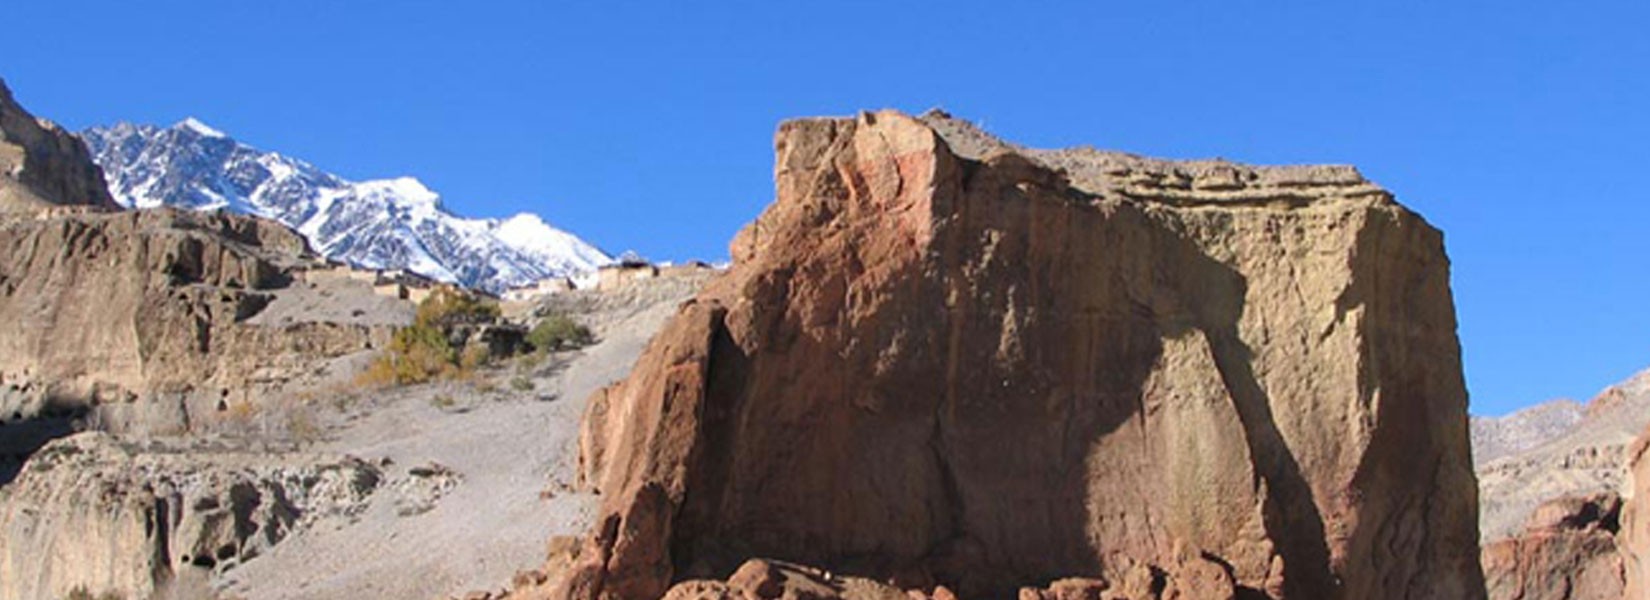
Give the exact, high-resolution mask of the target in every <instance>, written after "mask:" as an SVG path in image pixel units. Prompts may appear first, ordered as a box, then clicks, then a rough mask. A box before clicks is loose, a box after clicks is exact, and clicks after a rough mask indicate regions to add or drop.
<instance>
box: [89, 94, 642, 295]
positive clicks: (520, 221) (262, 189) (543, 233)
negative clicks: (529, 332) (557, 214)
mask: <svg viewBox="0 0 1650 600" xmlns="http://www.w3.org/2000/svg"><path fill="white" fill-rule="evenodd" d="M80 136H81V137H82V138H83V139H85V140H86V143H87V145H88V146H90V147H91V150H92V154H93V158H94V159H95V160H96V161H97V163H98V164H100V165H101V166H102V167H103V170H104V172H105V173H106V176H107V178H108V182H109V188H110V189H111V190H112V192H113V194H114V199H115V201H117V202H119V203H120V204H121V205H122V206H126V207H135V208H151V207H157V206H172V207H179V208H189V209H197V210H205V209H225V210H229V211H232V212H237V213H242V214H249V215H256V216H260V217H265V218H269V219H274V220H276V221H279V222H281V223H283V224H285V225H287V226H288V227H292V228H293V229H295V230H297V231H298V232H300V233H301V234H303V235H304V237H305V238H306V239H308V240H309V242H310V244H311V245H312V246H313V247H314V248H315V249H316V250H317V251H318V252H320V253H321V254H322V255H324V256H326V257H328V258H332V259H336V260H342V261H345V262H349V263H352V264H356V265H360V266H364V267H369V268H385V269H409V270H411V271H414V272H416V273H419V274H422V275H425V276H428V277H432V278H434V279H438V280H441V281H447V282H457V283H460V284H463V285H466V286H471V287H479V288H482V289H486V290H489V291H493V292H500V291H503V290H505V289H508V288H511V287H516V286H520V285H525V284H529V283H532V282H535V281H538V280H541V279H545V278H548V277H557V276H565V275H569V274H572V273H576V272H587V271H591V270H594V269H595V268H596V267H598V266H600V265H603V264H607V263H609V262H611V261H612V259H611V257H609V256H608V255H607V254H605V253H603V252H602V251H600V250H598V249H596V248H595V247H594V246H591V245H590V244H588V243H585V242H584V241H583V240H580V239H579V238H577V237H575V236H573V235H572V234H569V233H567V232H564V231H562V230H559V229H556V228H554V227H551V226H549V225H547V224H545V223H544V221H542V220H541V219H540V218H539V217H538V216H536V215H533V214H529V213H522V214H519V215H516V216H514V217H511V218H508V219H502V220H501V219H468V218H463V217H459V216H456V215H454V214H452V213H451V212H449V211H447V209H446V208H445V207H444V206H443V205H442V203H441V200H440V198H439V196H438V195H437V194H436V193H435V192H433V191H431V190H429V189H428V188H426V187H424V185H423V184H421V183H419V182H418V181H417V180H415V179H412V178H408V177H403V178H399V179H387V180H373V181H361V182H356V181H348V180H346V179H344V178H341V177H338V176H336V175H333V174H331V173H327V172H325V171H322V170H321V169H318V168H316V167H315V166H313V165H310V164H309V163H306V162H303V161H301V160H297V159H294V158H290V157H287V156H283V155H281V154H278V153H275V152H266V151H263V150H259V149H256V148H253V147H251V146H247V145H245V144H242V143H240V142H238V141H236V140H234V139H232V138H230V137H229V136H227V135H226V134H224V133H223V132H220V131H217V130H215V129H212V128H211V127H208V126H206V125H205V124H203V123H200V122H199V121H196V120H194V119H187V120H184V121H183V122H180V123H178V124H176V125H173V126H171V127H165V128H162V127H154V126H150V125H134V124H129V123H121V124H118V125H114V126H110V127H94V128H91V129H88V130H86V131H84V132H82V133H81V134H80Z"/></svg>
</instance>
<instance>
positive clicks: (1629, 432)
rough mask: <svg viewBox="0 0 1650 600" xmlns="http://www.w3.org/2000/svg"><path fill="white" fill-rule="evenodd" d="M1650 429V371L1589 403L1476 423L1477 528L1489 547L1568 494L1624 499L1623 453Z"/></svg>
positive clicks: (1560, 403)
mask: <svg viewBox="0 0 1650 600" xmlns="http://www.w3.org/2000/svg"><path fill="white" fill-rule="evenodd" d="M1646 425H1650V370H1646V371H1643V372H1640V373H1638V374H1636V375H1634V376H1632V377H1630V378H1628V379H1627V380H1626V381H1623V382H1621V383H1618V384H1616V385H1612V386H1610V387H1608V388H1605V389H1604V391H1602V392H1600V393H1599V394H1598V395H1597V396H1595V397H1594V398H1593V399H1592V400H1590V401H1588V402H1587V403H1586V404H1585V405H1582V404H1578V403H1575V402H1572V401H1569V400H1558V401H1554V402H1549V403H1546V404H1541V405H1537V406H1533V407H1530V408H1527V409H1524V410H1521V411H1519V412H1516V413H1513V414H1510V415H1507V416H1505V417H1475V418H1474V419H1473V441H1474V446H1473V452H1474V457H1473V459H1474V462H1475V463H1476V470H1477V472H1478V484H1479V490H1480V491H1479V504H1480V509H1481V511H1482V512H1481V513H1480V516H1479V523H1480V524H1479V527H1480V530H1481V532H1482V534H1483V537H1484V540H1485V541H1486V542H1490V541H1494V540H1497V539H1500V538H1503V537H1507V536H1510V535H1514V534H1517V533H1518V532H1520V531H1521V528H1522V526H1523V523H1524V521H1525V519H1526V518H1527V517H1528V516H1529V515H1530V514H1531V512H1532V511H1534V510H1535V508H1536V507H1537V506H1539V505H1541V504H1542V503H1544V502H1547V501H1549V500H1552V499H1555V498H1561V497H1566V496H1576V497H1582V496H1589V495H1593V494H1600V493H1619V494H1624V495H1625V494H1626V493H1627V492H1628V491H1629V489H1630V488H1629V485H1630V483H1629V481H1628V480H1627V476H1626V469H1627V459H1626V457H1625V453H1626V451H1627V448H1628V446H1629V445H1630V444H1631V443H1632V441H1633V439H1634V437H1635V436H1637V435H1638V434H1639V432H1640V431H1642V430H1643V429H1644V427H1645V426H1646Z"/></svg>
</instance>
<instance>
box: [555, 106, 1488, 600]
mask: <svg viewBox="0 0 1650 600" xmlns="http://www.w3.org/2000/svg"><path fill="white" fill-rule="evenodd" d="M775 147H776V154H777V166H776V169H775V178H776V184H777V189H778V198H777V200H776V201H775V202H774V204H773V205H772V206H770V207H769V208H768V209H767V211H765V212H764V213H763V214H762V216H761V217H759V218H758V219H757V220H756V221H755V222H754V223H752V224H751V225H750V226H748V227H746V228H745V229H744V230H743V231H742V232H741V233H740V234H739V236H738V237H737V238H736V239H735V241H734V243H733V246H732V255H733V258H734V264H733V266H732V268H731V269H730V270H729V271H728V272H727V273H726V274H725V275H723V276H721V277H720V278H718V279H716V280H714V281H713V282H711V283H710V284H709V286H708V287H707V288H706V290H705V291H704V292H703V293H701V294H700V295H699V296H698V297H697V298H696V299H695V300H694V301H692V302H689V303H687V304H686V305H684V306H683V307H682V309H681V312H680V314H678V316H677V317H676V318H675V320H674V321H672V322H671V323H670V324H668V325H667V326H666V328H665V330H664V331H663V332H662V333H661V334H660V335H659V336H658V337H656V338H655V339H654V341H653V342H652V343H651V345H650V347H649V348H648V350H647V351H646V352H645V353H644V355H643V357H642V358H641V359H640V360H639V361H638V363H637V366H636V368H635V370H634V371H633V372H632V374H631V376H630V378H629V379H628V380H626V381H625V382H623V383H621V384H618V385H616V386H614V387H612V388H609V389H607V390H605V391H603V392H601V393H598V394H597V395H596V396H595V397H593V398H592V399H591V401H590V405H589V409H588V412H587V414H586V419H585V422H584V431H583V433H582V464H581V471H582V473H581V475H582V477H583V480H584V481H585V482H586V483H587V484H589V485H590V486H592V487H594V488H596V489H598V490H599V491H600V492H601V493H602V494H603V496H604V500H603V509H602V513H601V517H600V518H599V520H598V524H597V526H596V528H595V530H594V531H593V532H592V534H591V535H590V537H589V538H588V539H586V540H585V541H584V543H583V545H582V546H581V548H582V550H581V551H580V552H579V553H578V556H579V558H578V559H577V560H576V561H574V562H573V565H572V566H571V567H570V568H569V569H567V570H566V573H564V575H563V577H561V579H559V580H558V581H557V582H555V583H553V584H547V585H546V586H543V587H541V588H535V589H552V590H554V595H556V596H559V597H576V598H623V599H630V598H635V599H640V598H656V597H659V596H661V595H663V594H664V593H665V592H666V591H667V590H669V589H670V588H671V586H672V584H673V583H675V582H681V581H688V580H698V579H702V578H715V579H721V578H725V577H728V576H729V575H730V574H732V573H733V571H734V569H735V567H738V566H739V565H741V564H742V563H744V562H745V561H746V560H747V559H750V558H753V557H764V558H771V559H780V560H784V561H791V562H796V563H801V564H809V565H816V566H818V567H821V568H825V569H829V570H830V571H833V572H837V573H842V574H851V575H855V576H863V577H868V578H872V579H877V580H882V581H889V582H894V583H896V584H899V587H908V588H925V587H926V586H929V585H940V586H943V587H945V588H946V590H947V593H949V592H950V591H951V590H954V591H956V592H957V593H959V594H960V595H962V596H963V597H1004V596H1011V595H1014V594H1015V593H1017V592H1016V590H1020V589H1022V588H1028V589H1033V590H1035V589H1045V590H1051V589H1053V587H1050V586H1052V584H1053V583H1054V582H1057V581H1061V580H1065V579H1069V578H1073V577H1075V578H1080V579H1084V580H1091V581H1095V582H1100V583H1098V584H1096V585H1097V586H1099V587H1096V588H1094V589H1096V590H1101V589H1114V590H1121V589H1124V587H1125V586H1124V583H1126V582H1129V581H1134V579H1133V578H1136V577H1138V576H1139V574H1145V575H1146V576H1147V583H1148V585H1147V586H1146V587H1145V589H1144V591H1143V592H1141V593H1142V594H1148V595H1151V596H1152V597H1158V596H1169V597H1175V596H1176V595H1178V597H1231V596H1233V595H1237V596H1241V597H1271V598H1282V597H1289V598H1452V599H1453V598H1475V597H1482V596H1483V593H1484V592H1483V590H1484V588H1483V580H1482V576H1481V572H1480V570H1479V566H1478V562H1477V556H1478V546H1477V535H1478V532H1477V528H1476V525H1475V516H1476V511H1477V500H1476V488H1475V484H1474V478H1473V473H1472V465H1471V460H1470V453H1469V450H1468V432H1467V417H1466V394H1465V390H1464V386H1463V382H1462V376H1461V368H1460V358H1459V346H1458V342H1457V340H1456V337H1455V317H1454V310H1453V305H1452V301H1451V297H1450V291H1449V284H1448V282H1449V268H1448V267H1449V265H1448V260H1447V259H1446V258H1445V255H1444V248H1443V240H1442V236H1441V234H1440V233H1439V232H1438V231H1437V230H1436V229H1434V228H1432V227H1431V226H1429V225H1428V224H1427V223H1426V222H1425V221H1423V220H1422V219H1421V218H1420V217H1418V216H1417V215H1415V214H1414V213H1412V212H1410V211H1408V210H1406V209H1405V208H1403V207H1402V206H1400V205H1399V204H1397V203H1396V202H1394V201H1393V199H1392V197H1391V195H1390V194H1388V193H1387V192H1385V191H1383V190H1382V189H1380V188H1379V187H1377V186H1375V185H1373V184H1371V183H1369V182H1367V181H1365V180H1363V179H1362V178H1361V177H1360V176H1359V175H1358V173H1357V172H1356V171H1354V170H1353V169H1351V168H1350V167H1281V168H1275V167H1249V166H1243V165H1237V164H1232V163H1227V162H1224V161H1197V162H1168V161H1159V160H1152V159H1146V158H1140V157H1135V156H1131V155H1124V154H1116V153H1107V152H1099V151H1094V150H1088V149H1081V150H1067V151H1035V150H1026V149H1021V148H1018V147H1014V146H1011V145H1008V144H1004V143H1002V142H1000V141H997V140H995V139H993V138H991V137H990V136H987V135H985V134H983V133H981V132H979V131H978V130H976V129H974V128H972V127H971V126H969V125H968V124H966V123H964V122H961V121H956V120H953V119H950V118H948V117H946V116H944V115H941V114H930V115H925V116H924V117H922V118H913V117H909V116H906V115H902V114H899V113H895V112H881V113H875V114H862V115H860V116H859V117H858V118H853V119H807V120H799V121H792V122H788V123H785V124H784V125H782V126H781V128H780V130H779V133H778V134H777V136H776V139H775ZM1211 582H1214V585H1213V586H1211V585H1210V583H1211ZM1220 582H1226V583H1224V584H1221V583H1220ZM1222 585H1224V586H1225V588H1226V589H1224V590H1220V589H1218V588H1220V587H1221V586H1222ZM1211 588H1214V589H1211ZM1171 590H1180V591H1176V592H1173V593H1170V591H1171ZM1187 590H1198V591H1196V592H1190V591H1187ZM525 595H530V594H525Z"/></svg>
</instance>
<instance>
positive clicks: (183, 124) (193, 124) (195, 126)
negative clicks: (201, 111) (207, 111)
mask: <svg viewBox="0 0 1650 600" xmlns="http://www.w3.org/2000/svg"><path fill="white" fill-rule="evenodd" d="M173 127H177V128H181V129H188V130H190V131H193V132H195V133H198V134H200V135H202V136H205V137H209V138H227V137H229V136H227V135H224V133H223V132H222V131H218V130H216V129H213V128H211V127H209V126H207V124H205V123H202V122H200V120H199V119H196V118H194V117H189V118H187V119H184V120H182V121H179V122H178V124H177V125H174V126H173Z"/></svg>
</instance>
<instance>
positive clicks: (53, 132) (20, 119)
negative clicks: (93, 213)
mask: <svg viewBox="0 0 1650 600" xmlns="http://www.w3.org/2000/svg"><path fill="white" fill-rule="evenodd" d="M59 206H84V207H90V208H94V209H115V208H119V206H118V205H117V204H115V200H114V197H113V196H110V195H109V188H108V186H106V185H104V183H103V170H102V169H99V168H98V167H97V164H96V163H93V162H92V158H91V154H90V153H89V152H87V150H86V145H85V144H84V143H82V142H81V141H80V138H77V137H75V136H74V135H72V134H70V133H69V132H67V131H63V129H62V128H60V127H58V126H57V125H55V124H53V123H52V122H51V121H47V120H45V119H39V118H36V117H35V116H34V115H31V114H29V113H28V111H25V110H23V107H21V106H18V105H17V101H16V100H14V99H12V95H11V90H9V89H7V88H6V83H5V82H4V81H0V213H7V212H28V211H35V210H40V209H49V208H53V207H59Z"/></svg>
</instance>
